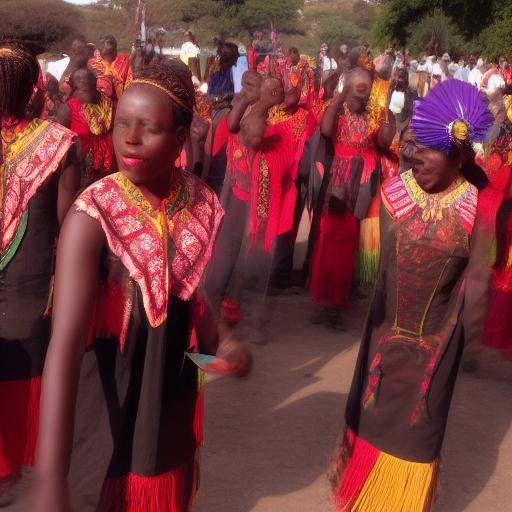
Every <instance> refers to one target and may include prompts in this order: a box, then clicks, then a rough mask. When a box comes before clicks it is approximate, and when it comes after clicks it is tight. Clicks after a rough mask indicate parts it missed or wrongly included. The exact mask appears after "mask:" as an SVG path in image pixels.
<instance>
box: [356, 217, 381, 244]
mask: <svg viewBox="0 0 512 512" xmlns="http://www.w3.org/2000/svg"><path fill="white" fill-rule="evenodd" d="M359 250H360V251H362V252H373V251H376V252H379V250H380V232H379V217H370V218H366V219H363V220H362V221H361V228H360V232H359Z"/></svg>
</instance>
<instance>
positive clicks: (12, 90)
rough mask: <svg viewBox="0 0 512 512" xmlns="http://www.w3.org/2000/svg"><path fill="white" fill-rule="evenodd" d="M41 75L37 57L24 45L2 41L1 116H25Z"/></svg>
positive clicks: (0, 76)
mask: <svg viewBox="0 0 512 512" xmlns="http://www.w3.org/2000/svg"><path fill="white" fill-rule="evenodd" d="M38 76H39V64H38V62H37V59H36V58H35V57H34V56H33V55H32V54H31V53H30V52H29V51H28V50H27V49H26V48H25V47H24V46H22V45H20V44H18V43H12V42H2V41H0V117H5V116H15V117H23V116H24V114H25V110H26V107H27V104H28V102H29V100H30V98H31V96H32V93H33V90H34V85H35V84H36V83H37V78H38Z"/></svg>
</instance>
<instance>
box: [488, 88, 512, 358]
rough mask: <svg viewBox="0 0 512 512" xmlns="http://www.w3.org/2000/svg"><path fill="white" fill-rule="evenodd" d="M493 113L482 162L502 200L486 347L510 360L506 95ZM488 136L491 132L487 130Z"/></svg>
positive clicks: (511, 160) (510, 127)
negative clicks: (493, 123)
mask: <svg viewBox="0 0 512 512" xmlns="http://www.w3.org/2000/svg"><path fill="white" fill-rule="evenodd" d="M501 104H502V107H501V108H500V109H499V110H498V111H497V112H496V113H495V125H494V127H493V128H494V132H495V137H494V138H492V140H490V141H488V144H487V147H486V151H485V157H484V161H483V167H484V170H485V172H486V174H487V176H488V177H489V182H490V186H492V187H493V188H494V189H495V190H496V191H497V192H499V193H500V195H501V197H502V198H503V199H502V201H501V204H500V207H499V209H498V212H497V216H496V235H497V236H496V262H495V264H494V268H493V276H492V282H491V293H490V299H489V307H488V311H487V319H486V328H485V338H484V339H485V344H486V345H487V346H489V347H492V348H495V349H499V350H501V351H502V353H503V356H504V357H506V358H508V359H511V358H512V186H511V185H512V173H511V169H510V165H511V164H512V151H511V149H512V146H511V144H512V104H511V97H510V96H508V97H507V99H506V100H505V102H503V99H502V102H501ZM489 133H491V130H489Z"/></svg>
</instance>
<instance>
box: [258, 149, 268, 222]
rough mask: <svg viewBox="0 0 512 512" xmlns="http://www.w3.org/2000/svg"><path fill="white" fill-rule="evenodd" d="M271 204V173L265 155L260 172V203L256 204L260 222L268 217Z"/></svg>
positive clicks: (262, 158)
mask: <svg viewBox="0 0 512 512" xmlns="http://www.w3.org/2000/svg"><path fill="white" fill-rule="evenodd" d="M269 206H270V173H269V169H268V164H267V161H266V160H265V157H263V156H262V157H261V161H260V173H259V176H258V203H257V206H256V215H257V217H258V222H261V221H262V220H264V219H266V218H267V217H268V209H269Z"/></svg>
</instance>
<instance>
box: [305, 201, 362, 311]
mask: <svg viewBox="0 0 512 512" xmlns="http://www.w3.org/2000/svg"><path fill="white" fill-rule="evenodd" d="M358 245H359V221H358V220H357V219H356V218H355V217H354V215H353V214H352V213H351V212H349V211H346V212H345V213H343V214H341V215H339V214H334V213H323V214H322V218H321V219H320V226H319V233H318V239H317V241H316V244H315V248H314V250H313V257H312V262H311V282H310V287H309V292H310V295H311V298H312V299H313V301H314V302H316V303H318V304H321V305H323V306H346V305H347V304H348V298H349V295H350V291H351V288H352V281H353V278H354V269H355V264H356V256H357V251H358Z"/></svg>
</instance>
